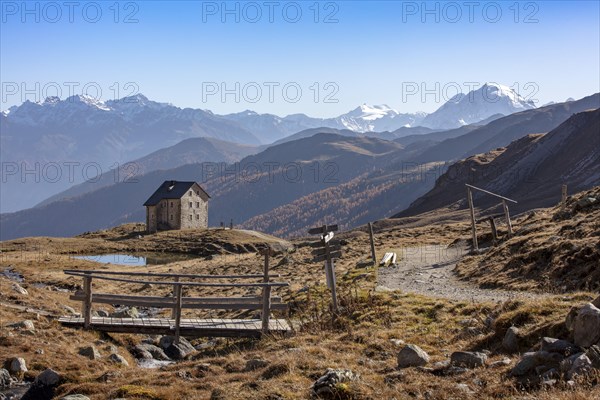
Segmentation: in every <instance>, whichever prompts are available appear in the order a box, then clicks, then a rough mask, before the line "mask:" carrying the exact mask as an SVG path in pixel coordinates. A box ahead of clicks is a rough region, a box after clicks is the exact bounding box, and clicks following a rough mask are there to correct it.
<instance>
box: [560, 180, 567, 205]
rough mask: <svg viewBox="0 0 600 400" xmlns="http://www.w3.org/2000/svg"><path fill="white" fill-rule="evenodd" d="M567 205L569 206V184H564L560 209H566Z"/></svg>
mask: <svg viewBox="0 0 600 400" xmlns="http://www.w3.org/2000/svg"><path fill="white" fill-rule="evenodd" d="M566 206H567V185H562V195H561V201H560V209H561V210H564V209H565V207H566Z"/></svg>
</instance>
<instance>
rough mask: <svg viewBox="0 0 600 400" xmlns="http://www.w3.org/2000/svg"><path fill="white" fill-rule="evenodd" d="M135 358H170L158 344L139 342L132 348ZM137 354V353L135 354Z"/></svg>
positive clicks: (162, 359) (163, 359) (166, 359)
mask: <svg viewBox="0 0 600 400" xmlns="http://www.w3.org/2000/svg"><path fill="white" fill-rule="evenodd" d="M132 352H133V353H134V355H135V356H136V358H145V359H152V358H153V359H156V360H161V361H169V360H170V358H169V357H168V356H167V355H166V354H165V352H164V350H163V349H161V348H160V347H158V346H155V345H153V344H148V343H141V344H138V345H137V346H135V347H134V348H133V349H132ZM136 354H137V355H136Z"/></svg>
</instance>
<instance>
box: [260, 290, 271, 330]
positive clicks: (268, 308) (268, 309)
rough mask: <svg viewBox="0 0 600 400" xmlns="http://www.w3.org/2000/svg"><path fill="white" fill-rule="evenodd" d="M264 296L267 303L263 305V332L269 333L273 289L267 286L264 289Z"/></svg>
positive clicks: (264, 302)
mask: <svg viewBox="0 0 600 400" xmlns="http://www.w3.org/2000/svg"><path fill="white" fill-rule="evenodd" d="M263 291H264V292H263V296H264V299H265V301H263V305H262V315H261V317H262V332H263V333H268V332H269V319H270V318H271V287H270V286H266V287H264V288H263Z"/></svg>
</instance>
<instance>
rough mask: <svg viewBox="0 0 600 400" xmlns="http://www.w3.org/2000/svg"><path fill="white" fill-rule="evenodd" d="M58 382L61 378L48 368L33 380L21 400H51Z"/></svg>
mask: <svg viewBox="0 0 600 400" xmlns="http://www.w3.org/2000/svg"><path fill="white" fill-rule="evenodd" d="M60 380H61V376H60V375H59V374H58V373H57V372H56V371H54V370H52V369H50V368H48V369H46V370H45V371H43V372H42V373H40V374H39V375H38V376H37V377H36V378H35V381H34V382H33V384H32V385H31V387H30V388H29V390H27V392H25V394H24V395H23V397H21V400H51V399H52V398H53V397H54V391H55V389H56V386H58V384H59V382H60Z"/></svg>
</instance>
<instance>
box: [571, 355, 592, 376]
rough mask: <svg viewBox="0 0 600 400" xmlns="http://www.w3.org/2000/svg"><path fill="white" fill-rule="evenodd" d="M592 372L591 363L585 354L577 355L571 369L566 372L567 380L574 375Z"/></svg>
mask: <svg viewBox="0 0 600 400" xmlns="http://www.w3.org/2000/svg"><path fill="white" fill-rule="evenodd" d="M591 370H592V362H591V361H590V359H589V358H588V356H586V355H585V354H581V355H579V356H578V357H577V358H575V359H574V360H573V364H572V365H571V368H570V369H569V371H568V372H567V379H573V378H574V377H575V376H576V375H586V374H588V373H589V372H590V371H591Z"/></svg>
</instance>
